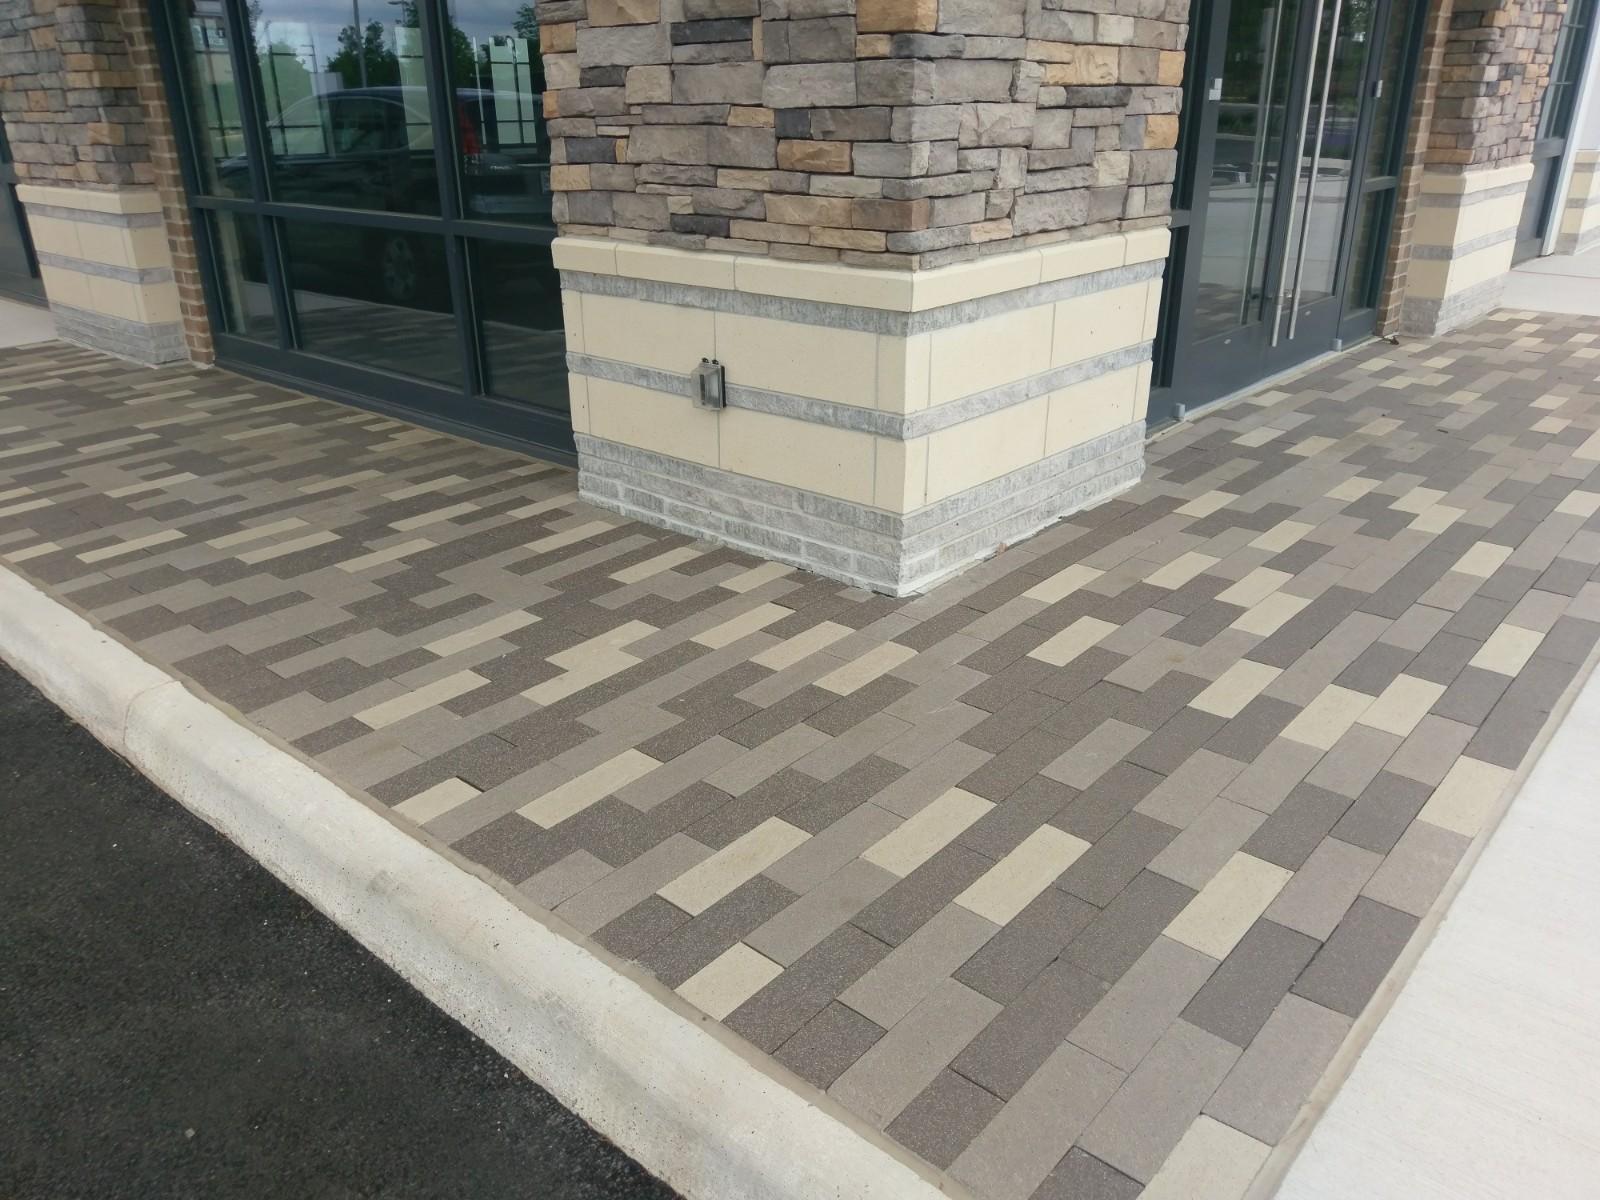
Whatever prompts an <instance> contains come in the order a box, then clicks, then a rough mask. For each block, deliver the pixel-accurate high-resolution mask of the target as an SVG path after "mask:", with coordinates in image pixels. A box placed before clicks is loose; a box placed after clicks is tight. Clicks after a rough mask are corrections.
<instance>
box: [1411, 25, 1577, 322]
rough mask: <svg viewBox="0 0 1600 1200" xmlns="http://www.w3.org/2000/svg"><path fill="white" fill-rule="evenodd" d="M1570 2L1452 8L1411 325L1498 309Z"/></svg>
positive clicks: (1414, 261) (1420, 203)
mask: <svg viewBox="0 0 1600 1200" xmlns="http://www.w3.org/2000/svg"><path fill="white" fill-rule="evenodd" d="M1566 8H1567V3H1566V0H1454V5H1453V7H1452V8H1451V10H1450V12H1449V30H1448V33H1447V35H1446V38H1445V42H1444V46H1443V53H1442V57H1441V59H1440V69H1439V72H1438V75H1437V83H1436V86H1435V87H1434V89H1433V92H1432V94H1431V95H1429V94H1427V93H1424V95H1423V97H1422V100H1423V103H1424V104H1427V103H1428V102H1429V101H1430V100H1431V102H1432V108H1433V112H1432V119H1431V123H1430V125H1429V131H1428V141H1427V147H1426V150H1425V151H1424V155H1423V159H1424V164H1423V170H1422V172H1421V181H1420V184H1419V185H1418V192H1417V196H1416V208H1415V214H1414V220H1413V222H1412V228H1411V236H1412V245H1411V247H1410V261H1409V263H1408V264H1407V267H1406V273H1405V274H1406V278H1405V295H1404V301H1403V303H1402V305H1401V310H1400V318H1399V326H1400V328H1401V329H1403V330H1406V331H1409V332H1413V333H1422V334H1432V333H1440V332H1443V331H1445V330H1447V329H1452V328H1455V327H1456V326H1458V325H1462V324H1465V323H1466V322H1468V321H1471V320H1473V319H1474V318H1476V317H1478V316H1480V315H1482V314H1483V313H1485V312H1487V311H1489V310H1490V309H1492V308H1494V307H1495V305H1496V304H1497V303H1498V302H1499V298H1500V293H1501V291H1502V289H1503V288H1504V286H1505V277H1506V274H1507V272H1509V271H1510V269H1511V253H1512V248H1513V244H1514V242H1515V239H1516V232H1517V225H1518V222H1519V220H1520V218H1521V215H1522V206H1523V201H1524V199H1525V197H1526V193H1527V186H1528V180H1529V179H1530V178H1531V177H1532V174H1533V167H1532V163H1531V158H1530V156H1531V152H1532V149H1533V141H1534V137H1535V135H1536V133H1537V131H1538V125H1539V112H1540V108H1541V106H1542V103H1543V100H1544V92H1545V88H1546V86H1547V85H1548V83H1549V80H1550V68H1551V65H1552V63H1553V61H1554V58H1555V49H1556V41H1557V37H1558V35H1559V32H1560V28H1561V19H1562V17H1563V15H1564V14H1565V12H1566Z"/></svg>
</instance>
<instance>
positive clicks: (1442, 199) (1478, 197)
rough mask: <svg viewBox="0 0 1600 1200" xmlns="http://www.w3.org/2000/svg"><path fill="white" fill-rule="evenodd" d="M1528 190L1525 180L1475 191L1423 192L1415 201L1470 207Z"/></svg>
mask: <svg viewBox="0 0 1600 1200" xmlns="http://www.w3.org/2000/svg"><path fill="white" fill-rule="evenodd" d="M1527 190H1528V185H1527V182H1526V181H1524V182H1522V183H1502V184H1501V185H1500V186H1499V187H1492V188H1484V189H1483V190H1482V191H1477V192H1423V193H1422V194H1421V195H1419V196H1418V197H1417V203H1418V204H1420V205H1421V206H1422V207H1423V208H1471V207H1472V206H1473V205H1474V204H1482V203H1484V202H1485V201H1487V200H1500V199H1503V198H1504V197H1506V196H1520V195H1522V193H1523V192H1525V191H1527Z"/></svg>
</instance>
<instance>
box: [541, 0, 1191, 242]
mask: <svg viewBox="0 0 1600 1200" xmlns="http://www.w3.org/2000/svg"><path fill="white" fill-rule="evenodd" d="M1188 8H1189V3H1188V0H545V2H544V3H541V4H540V5H539V7H538V16H539V20H540V22H541V29H540V35H541V39H540V40H541V45H542V47H543V50H544V65H545V80H546V88H547V90H546V92H545V115H546V117H547V118H548V119H549V122H550V133H551V137H552V140H553V146H554V150H553V160H554V162H555V164H556V166H555V167H554V169H553V183H554V187H555V188H556V190H557V191H558V193H559V194H558V196H557V200H556V218H557V221H558V223H559V224H560V226H561V228H562V231H563V232H564V233H568V234H580V235H587V236H603V237H611V238H616V239H620V240H633V241H642V242H649V243H653V244H657V245H666V246H674V247H678V248H686V249H711V250H723V251H730V252H735V253H740V254H752V253H761V254H770V255H772V256H774V257H780V258H790V259H806V260H815V261H840V262H844V263H856V264H867V265H871V266H874V267H880V268H881V267H904V268H916V267H931V266H937V265H939V264H942V263H946V262H951V261H957V260H961V259H967V258H972V257H975V256H978V255H980V254H989V253H997V252H1004V251H1006V250H1009V249H1012V248H1014V247H1016V246H1017V245H1019V244H1039V243H1041V242H1048V241H1059V240H1063V239H1066V238H1069V237H1073V236H1079V237H1087V236H1095V235H1098V234H1102V233H1109V232H1116V231H1119V230H1127V229H1134V228H1138V227H1140V226H1148V225H1162V224H1165V223H1166V217H1167V214H1168V212H1169V210H1170V204H1171V192H1172V187H1171V183H1172V178H1173V172H1174V165H1175V161H1176V156H1175V152H1174V147H1175V146H1176V144H1177V135H1178V106H1179V100H1180V95H1181V86H1180V85H1181V84H1182V78H1183V58H1184V56H1183V47H1184V43H1185V38H1186V34H1187V25H1186V24H1185V22H1186V21H1187V18H1188Z"/></svg>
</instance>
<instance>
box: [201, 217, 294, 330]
mask: <svg viewBox="0 0 1600 1200" xmlns="http://www.w3.org/2000/svg"><path fill="white" fill-rule="evenodd" d="M210 216H211V249H212V254H213V255H214V256H215V258H216V264H217V291H218V293H219V294H220V296H221V299H222V321H223V326H224V327H225V328H226V329H227V331H228V332H229V333H236V334H238V335H239V336H240V337H247V338H254V339H255V340H257V341H262V342H276V341H277V340H278V324H277V321H276V320H275V319H274V318H273V315H272V289H271V288H270V287H269V286H268V284H267V270H266V260H265V257H264V255H263V251H262V248H261V231H260V225H259V223H258V221H257V218H255V217H248V216H238V215H236V214H234V213H226V212H217V213H212V214H210Z"/></svg>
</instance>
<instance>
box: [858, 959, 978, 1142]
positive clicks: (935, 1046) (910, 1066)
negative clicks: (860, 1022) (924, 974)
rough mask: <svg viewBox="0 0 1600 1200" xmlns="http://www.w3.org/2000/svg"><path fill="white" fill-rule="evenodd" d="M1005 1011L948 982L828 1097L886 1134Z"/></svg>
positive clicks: (920, 1003) (930, 994)
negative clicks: (962, 1051)
mask: <svg viewBox="0 0 1600 1200" xmlns="http://www.w3.org/2000/svg"><path fill="white" fill-rule="evenodd" d="M999 1009H1000V1006H999V1005H997V1004H996V1003H995V1002H994V1001H993V1000H990V999H989V998H988V997H987V996H981V995H979V994H978V993H977V992H975V991H973V990H972V989H971V988H969V987H967V986H965V985H964V984H960V983H957V982H956V981H955V980H954V979H949V978H946V979H943V980H942V981H940V982H939V983H938V984H937V985H936V986H935V987H933V988H932V989H931V990H930V991H929V992H928V993H927V994H926V996H925V997H923V998H922V999H920V1000H919V1001H918V1002H917V1004H916V1005H915V1007H914V1008H912V1009H911V1010H910V1011H909V1012H908V1013H906V1015H905V1019H903V1020H901V1021H899V1022H898V1023H896V1024H895V1025H894V1027H893V1028H892V1029H890V1030H889V1032H888V1033H887V1034H885V1035H884V1036H883V1038H882V1039H880V1040H879V1041H877V1042H876V1043H874V1044H873V1047H872V1049H870V1050H868V1051H867V1052H866V1053H865V1054H863V1055H862V1056H861V1057H860V1058H858V1059H857V1060H856V1061H855V1062H854V1063H852V1064H851V1065H850V1067H849V1068H848V1069H847V1070H846V1071H845V1072H844V1074H842V1075H840V1076H839V1078H838V1079H836V1080H835V1081H834V1083H833V1086H832V1087H830V1088H829V1089H828V1094H829V1095H831V1096H833V1097H834V1098H835V1099H836V1100H838V1101H840V1102H841V1103H843V1104H845V1105H846V1106H848V1107H849V1108H850V1109H851V1110H852V1111H854V1112H857V1113H860V1114H861V1116H862V1117H864V1118H865V1119H866V1120H867V1121H868V1122H869V1123H870V1124H872V1125H874V1126H876V1127H877V1128H879V1129H882V1128H884V1127H885V1126H887V1125H888V1124H889V1122H890V1121H893V1120H894V1119H895V1118H896V1117H897V1116H899V1115H900V1113H901V1111H902V1110H903V1109H904V1108H905V1107H906V1105H908V1104H910V1103H911V1101H912V1100H914V1099H915V1098H916V1096H917V1095H918V1093H920V1092H921V1091H922V1090H923V1088H925V1087H927V1086H928V1085H929V1084H931V1083H932V1082H933V1081H934V1080H935V1079H936V1078H938V1076H939V1073H940V1072H941V1071H942V1070H943V1069H944V1067H945V1066H946V1065H947V1064H948V1063H949V1062H950V1060H951V1059H952V1058H954V1057H955V1056H956V1054H958V1053H959V1052H960V1050H961V1048H962V1047H963V1046H965V1045H966V1044H967V1043H968V1042H970V1041H971V1040H972V1039H973V1037H974V1036H976V1034H977V1033H978V1031H979V1030H980V1029H982V1028H983V1027H984V1026H985V1025H987V1024H988V1023H989V1021H990V1020H991V1019H993V1017H994V1015H995V1013H997V1012H998V1011H999Z"/></svg>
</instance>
